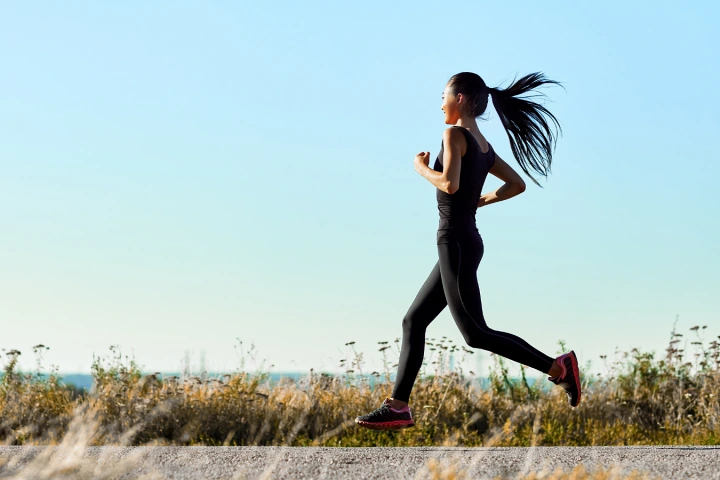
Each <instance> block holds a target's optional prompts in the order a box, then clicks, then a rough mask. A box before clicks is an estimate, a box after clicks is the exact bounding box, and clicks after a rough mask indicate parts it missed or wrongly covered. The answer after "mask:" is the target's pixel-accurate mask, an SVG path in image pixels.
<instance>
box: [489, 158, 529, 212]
mask: <svg viewBox="0 0 720 480" xmlns="http://www.w3.org/2000/svg"><path fill="white" fill-rule="evenodd" d="M490 173H492V174H493V175H495V176H496V177H498V178H499V179H500V180H502V181H504V182H505V184H504V185H503V186H501V187H500V188H498V189H497V190H495V191H494V192H490V193H486V194H484V195H482V196H481V197H480V200H479V201H478V205H477V206H478V208H479V207H482V206H484V205H490V204H491V203H497V202H502V201H503V200H507V199H508V198H512V197H514V196H516V195H520V194H521V193H522V192H524V191H525V182H524V181H523V179H522V177H520V175H518V173H517V172H516V171H515V170H513V168H512V167H511V166H510V165H508V164H507V162H505V161H504V160H503V159H502V158H500V155H498V154H497V153H495V163H494V164H493V166H492V167H490Z"/></svg>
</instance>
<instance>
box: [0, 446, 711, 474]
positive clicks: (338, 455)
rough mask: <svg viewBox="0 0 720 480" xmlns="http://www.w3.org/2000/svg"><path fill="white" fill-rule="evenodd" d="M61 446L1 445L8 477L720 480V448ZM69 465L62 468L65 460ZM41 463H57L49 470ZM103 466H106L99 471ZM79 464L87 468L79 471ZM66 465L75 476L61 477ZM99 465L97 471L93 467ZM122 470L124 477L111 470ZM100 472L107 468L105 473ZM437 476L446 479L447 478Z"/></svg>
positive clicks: (0, 460) (1, 458)
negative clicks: (639, 477) (533, 474)
mask: <svg viewBox="0 0 720 480" xmlns="http://www.w3.org/2000/svg"><path fill="white" fill-rule="evenodd" d="M57 453H59V450H58V447H25V448H23V447H0V463H4V464H5V465H4V467H0V478H32V479H33V480H35V479H43V478H57V479H60V478H139V477H142V476H143V475H148V474H149V473H150V472H155V473H154V474H153V475H151V476H146V478H159V479H166V478H172V479H193V480H194V479H199V478H214V479H221V478H222V479H236V480H241V479H248V480H249V479H274V478H282V479H314V480H319V479H333V480H344V479H348V480H350V479H352V480H357V479H392V480H396V479H413V480H417V479H427V478H431V475H430V471H429V469H428V466H427V465H428V461H429V460H430V459H431V458H433V457H434V458H436V459H438V460H439V461H440V463H439V465H440V468H439V469H438V471H442V470H444V469H445V468H447V465H449V464H454V465H455V466H456V468H455V470H456V471H460V470H465V471H467V473H468V476H467V478H473V479H475V478H478V479H492V478H495V477H497V476H502V477H503V478H517V477H518V475H521V474H526V473H528V472H530V471H540V470H542V469H543V467H545V468H548V469H550V470H554V469H555V468H557V467H561V468H565V469H567V470H570V469H572V468H573V467H575V466H576V465H577V464H580V463H582V464H584V465H585V466H586V467H588V468H593V467H597V466H602V467H604V468H610V467H612V466H613V465H619V466H620V467H621V468H622V470H623V471H624V472H625V473H629V472H630V471H631V470H632V469H637V470H642V471H646V472H649V473H650V474H651V475H656V476H658V477H660V478H664V479H720V446H718V447H692V446H690V447H537V448H496V447H490V448H462V447H414V448H380V447H378V448H331V447H307V448H306V447H90V448H87V449H84V450H82V449H80V451H78V452H76V455H77V457H76V458H73V456H72V455H73V454H72V452H64V453H65V454H64V455H62V458H63V460H62V461H60V460H59V459H58V458H55V459H54V460H53V459H49V460H48V459H42V455H50V454H57ZM63 462H64V466H62V467H61V463H63ZM38 465H42V466H43V467H44V468H47V467H48V465H54V466H55V467H56V468H54V470H53V469H51V470H46V471H45V472H42V471H40V470H39V469H37V466H38ZM97 465H101V468H97ZM73 466H80V467H84V468H85V469H86V470H87V471H86V472H85V473H83V472H82V471H74V472H73ZM62 468H64V469H65V471H66V472H67V473H68V474H72V475H70V476H67V477H64V476H62V475H61V473H60V472H61V470H62ZM91 468H92V469H93V470H95V471H94V472H91V471H90V469H91ZM112 470H116V471H117V473H119V475H117V476H115V475H110V473H111V471H112ZM97 472H102V473H103V475H99V474H98V473H97ZM436 478H446V477H443V476H439V477H436Z"/></svg>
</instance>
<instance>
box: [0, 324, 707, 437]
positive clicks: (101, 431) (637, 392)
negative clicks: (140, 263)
mask: <svg viewBox="0 0 720 480" xmlns="http://www.w3.org/2000/svg"><path fill="white" fill-rule="evenodd" d="M704 331H705V327H702V328H700V327H693V328H692V329H691V332H692V335H694V336H695V337H696V339H694V341H691V342H689V343H690V348H691V349H692V353H691V352H690V351H689V350H688V351H687V352H686V350H685V347H687V345H686V346H685V347H684V348H679V346H680V345H679V344H680V343H682V341H683V338H684V337H683V335H681V334H679V333H676V332H675V331H673V332H672V334H671V340H670V345H669V348H668V350H667V351H666V354H665V355H664V356H663V357H662V358H659V359H656V358H655V357H654V356H653V354H651V353H643V352H640V351H638V350H637V349H633V350H632V351H631V352H625V353H622V352H620V353H618V358H617V359H616V360H615V361H613V362H609V363H607V364H606V372H605V373H604V374H603V375H597V376H592V377H590V376H586V377H585V378H584V379H583V386H584V392H585V393H584V398H583V401H582V403H581V404H580V406H579V407H578V408H576V409H572V408H570V407H569V406H568V402H567V398H566V396H565V393H564V391H563V390H562V389H561V388H559V387H553V388H552V389H549V390H545V389H541V388H540V386H539V385H540V384H542V383H543V382H544V380H541V381H540V382H538V384H537V385H535V384H531V383H529V382H527V381H526V380H525V378H524V369H523V370H522V373H523V377H522V378H521V379H520V380H519V381H513V380H512V379H510V378H509V376H508V371H507V368H506V366H505V364H504V362H503V361H502V359H501V358H500V357H494V358H495V361H496V364H495V367H494V368H493V370H492V371H491V386H490V388H488V389H487V390H479V389H476V388H472V387H471V385H470V383H469V381H468V378H467V377H466V376H465V375H463V372H462V369H459V371H455V372H450V371H449V369H448V363H449V362H448V359H449V354H450V353H455V352H460V351H462V353H463V354H464V355H470V354H472V353H473V351H472V350H470V349H467V348H465V347H464V346H462V347H459V348H458V347H457V346H455V345H452V342H450V341H446V340H445V339H444V338H443V339H441V340H440V341H438V342H435V341H434V339H428V341H427V344H428V348H427V349H426V361H427V362H428V363H427V365H430V366H431V367H430V368H435V371H434V372H433V373H432V374H429V375H426V374H424V371H422V372H421V375H419V377H418V381H417V383H416V384H415V387H414V389H413V393H412V397H411V399H410V401H411V407H413V412H414V415H415V418H416V426H415V427H413V428H410V429H407V430H402V431H399V432H387V431H372V430H366V429H363V428H360V427H357V426H355V425H354V422H353V420H354V418H355V417H356V416H357V415H361V414H364V413H367V412H369V411H372V410H374V409H375V408H377V407H378V405H379V404H380V402H382V399H383V398H384V397H385V396H389V395H390V392H391V390H392V382H390V381H389V378H390V369H391V368H394V367H395V365H392V366H390V365H389V363H390V361H389V360H388V358H387V354H388V351H389V350H390V349H391V346H390V345H389V342H379V343H380V344H381V348H380V351H381V352H382V355H383V359H384V364H385V373H384V375H381V374H380V373H379V372H373V375H375V376H376V378H377V383H376V384H375V386H374V387H373V388H371V387H370V386H369V385H368V382H367V381H366V380H364V379H363V378H359V374H361V373H362V363H363V362H362V358H363V355H362V354H361V353H358V352H356V351H355V350H354V346H353V343H354V342H349V343H348V344H346V346H348V347H349V351H350V355H351V358H350V361H349V362H348V361H346V360H342V361H341V364H343V365H346V367H345V368H346V373H345V374H344V375H342V376H339V377H331V376H327V375H324V374H321V375H318V374H315V373H314V372H312V371H311V373H310V374H309V375H308V376H307V377H305V378H303V379H302V380H301V381H299V382H294V381H292V380H290V379H284V381H282V382H280V383H279V384H277V385H274V386H272V387H271V386H270V385H269V383H268V381H267V380H268V374H267V373H261V374H257V375H250V374H248V373H246V372H244V371H242V369H241V370H240V371H239V372H237V373H235V374H232V375H226V376H223V377H221V378H216V379H205V378H202V377H189V376H188V377H184V378H172V377H171V378H161V376H160V375H159V374H156V375H145V376H143V375H141V373H140V370H139V369H138V367H137V365H136V364H135V363H134V361H132V360H128V359H127V356H125V357H124V358H125V359H124V360H123V357H122V355H121V354H120V353H119V352H118V351H117V349H115V348H111V351H112V354H113V356H112V357H111V358H109V359H104V358H96V359H95V361H94V362H93V366H92V371H93V375H94V377H95V380H96V383H95V386H94V388H93V390H92V391H91V392H90V393H88V394H82V395H77V394H76V392H73V391H72V390H71V389H68V388H66V387H65V386H64V385H63V384H62V383H61V382H60V381H58V377H57V375H56V374H55V373H53V374H51V375H50V377H49V378H48V379H41V378H40V375H39V373H37V372H39V371H40V367H41V353H42V351H43V350H44V349H45V348H46V347H44V346H42V345H38V346H36V347H35V354H36V356H37V357H38V370H37V372H36V373H34V374H20V373H18V372H16V369H15V367H16V363H17V358H18V355H19V354H20V353H19V352H17V351H10V352H7V353H6V354H5V356H6V358H7V361H6V362H5V365H4V375H3V377H2V379H0V419H1V420H0V438H3V439H4V444H5V445H58V444H60V442H61V441H62V439H63V438H64V437H65V436H66V434H67V433H68V432H70V431H71V423H72V421H73V419H74V417H75V416H76V413H77V412H78V411H83V412H91V413H92V418H93V422H96V423H97V429H96V431H95V432H94V433H93V435H92V436H91V438H89V439H88V444H89V445H292V446H311V445H314V446H316V445H321V446H344V447H347V446H491V445H498V446H533V445H570V446H577V445H655V444H717V443H718V439H720V424H719V423H718V422H719V420H720V406H719V404H718V395H720V368H719V360H720V358H719V356H720V349H719V348H718V342H717V341H712V342H710V344H709V345H706V341H704V340H703V339H702V335H701V334H702V333H703V332H704ZM685 343H688V342H687V341H686V342H685ZM396 345H397V341H396ZM398 353H399V352H398ZM463 359H464V356H463V358H461V359H460V360H459V362H458V363H459V364H462V363H463ZM243 368H244V360H243ZM356 372H357V373H356ZM471 373H472V372H471ZM88 414H90V413H88Z"/></svg>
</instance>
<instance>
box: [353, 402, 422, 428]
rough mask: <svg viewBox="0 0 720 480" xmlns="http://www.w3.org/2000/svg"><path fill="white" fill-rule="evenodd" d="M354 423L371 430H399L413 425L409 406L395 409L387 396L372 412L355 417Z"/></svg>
mask: <svg viewBox="0 0 720 480" xmlns="http://www.w3.org/2000/svg"><path fill="white" fill-rule="evenodd" d="M355 423H357V424H358V425H360V426H361V427H365V428H372V429H373V430H399V429H402V428H408V427H412V426H414V425H415V422H414V421H413V418H412V414H411V413H410V407H409V406H407V405H406V406H404V407H403V408H401V409H400V410H395V409H394V408H393V407H391V406H390V399H389V398H386V399H385V400H384V401H383V403H382V405H381V406H380V408H378V409H377V410H375V411H374V412H372V413H369V414H367V415H363V416H361V417H357V418H356V419H355Z"/></svg>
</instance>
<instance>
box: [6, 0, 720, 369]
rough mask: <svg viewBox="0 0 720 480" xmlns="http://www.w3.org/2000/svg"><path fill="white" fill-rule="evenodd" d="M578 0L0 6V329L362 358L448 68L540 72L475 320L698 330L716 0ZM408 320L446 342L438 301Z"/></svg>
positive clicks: (393, 329)
mask: <svg viewBox="0 0 720 480" xmlns="http://www.w3.org/2000/svg"><path fill="white" fill-rule="evenodd" d="M581 3H582V2H580V3H578V2H543V3H538V2H521V3H517V2H515V3H512V4H510V3H507V2H475V1H459V2H454V3H452V4H448V3H446V2H418V1H416V0H415V1H412V2H390V3H388V2H360V3H348V2H330V1H327V2H269V3H268V2H254V3H250V2H166V1H156V2H130V3H128V2H121V3H118V2H89V1H88V2H77V1H68V2H43V3H29V2H12V3H11V2H5V3H2V4H1V6H0V59H1V62H0V72H1V73H2V74H1V75H0V89H2V93H3V95H2V99H3V100H2V103H1V104H0V168H1V170H0V322H1V324H2V334H0V348H4V349H6V350H8V349H12V348H16V349H19V350H20V351H22V353H23V354H22V356H21V365H22V366H24V367H26V368H32V367H33V366H34V357H33V355H32V348H31V347H32V346H33V345H35V344H38V343H43V344H45V345H48V346H49V347H50V350H49V351H47V352H46V353H45V355H44V360H43V363H44V364H45V365H46V366H49V365H57V366H58V367H59V369H60V371H61V372H89V371H90V366H91V364H92V356H93V353H95V354H96V355H108V354H109V350H108V348H109V346H110V345H113V344H117V345H119V346H120V349H121V351H122V352H123V353H126V354H128V355H130V356H134V358H135V359H136V361H137V362H138V363H140V364H141V365H143V366H144V368H145V369H146V370H150V371H154V370H160V371H177V370H178V369H179V368H180V365H181V363H182V361H183V358H184V356H185V354H186V352H188V354H189V356H190V358H191V362H193V363H195V364H197V363H198V362H199V358H200V356H201V354H203V352H204V355H205V362H206V367H207V368H208V369H211V370H216V371H217V370H232V369H235V368H236V367H238V366H239V358H240V353H239V352H240V350H239V343H238V340H237V339H240V340H241V341H242V342H243V345H244V347H243V348H244V350H245V351H247V349H248V348H249V347H250V344H254V345H255V349H256V352H257V357H256V358H257V364H258V365H259V364H260V362H261V361H263V360H265V362H266V363H265V365H266V366H269V365H270V364H272V365H274V367H272V370H273V371H302V370H309V369H310V368H315V370H316V371H317V370H325V371H334V370H338V369H339V360H340V359H341V358H344V357H346V356H347V353H348V350H347V348H348V347H345V345H344V344H345V343H346V342H349V341H355V342H356V343H355V348H356V349H357V350H358V351H359V352H363V354H364V359H365V361H366V362H367V363H366V366H367V368H368V370H370V369H371V368H377V367H380V366H381V365H382V363H381V358H382V357H381V354H380V353H378V352H377V348H378V344H377V342H379V341H392V340H394V339H395V338H397V337H400V336H401V335H402V329H401V322H402V318H403V315H404V314H405V312H406V311H407V309H408V307H409V306H410V304H411V303H412V301H413V299H414V297H415V295H416V293H417V291H418V290H419V288H420V287H421V285H422V284H423V282H424V281H425V278H426V277H427V275H428V273H429V272H430V270H431V269H432V267H433V265H434V264H435V262H436V260H437V249H436V248H437V247H436V237H435V233H436V230H437V223H438V212H437V205H436V200H435V187H433V186H432V185H431V184H430V183H429V182H428V181H427V180H426V179H424V178H423V177H421V176H420V175H418V174H417V173H416V172H415V170H414V168H413V157H414V156H415V154H416V153H418V152H420V151H429V152H430V155H431V161H434V159H435V157H436V156H437V154H438V151H439V147H440V145H441V142H442V132H443V130H444V129H445V128H447V127H448V125H445V124H444V123H443V122H444V120H443V118H444V117H443V112H442V111H441V109H440V106H441V103H442V100H441V94H442V91H443V89H444V87H445V84H446V82H447V80H448V79H449V78H450V77H451V76H452V75H453V74H455V73H458V72H462V71H472V72H476V73H478V74H480V75H481V76H482V77H483V78H484V79H485V81H486V82H487V83H488V84H490V85H491V86H503V87H504V86H507V85H508V84H509V82H510V81H511V80H512V79H513V77H518V78H519V77H520V76H522V75H525V74H527V73H531V72H536V71H541V72H543V73H544V74H545V75H546V76H547V77H548V78H550V79H553V80H558V81H560V82H562V83H563V85H564V87H565V90H563V89H562V88H559V87H548V88H546V89H544V90H543V91H544V92H545V93H546V94H547V95H548V96H549V99H550V101H548V102H547V103H546V104H545V105H546V107H547V108H549V109H550V110H551V111H552V112H553V113H554V114H555V115H556V116H557V118H558V119H559V120H560V122H561V125H562V128H563V135H562V136H561V137H560V138H559V141H558V144H557V149H556V150H555V155H554V159H553V173H552V174H551V175H550V177H549V178H548V180H547V181H541V183H542V184H543V185H544V188H539V187H537V186H536V185H534V184H533V183H532V182H529V181H528V182H527V183H528V189H527V191H526V192H525V193H523V194H522V195H520V196H519V197H516V198H513V199H511V200H509V201H507V202H502V203H498V204H494V205H490V206H488V207H487V208H482V209H480V210H478V214H477V224H478V228H479V230H480V233H481V235H482V237H483V239H484V242H485V256H484V258H483V260H482V263H481V264H480V268H479V270H478V279H479V283H480V289H481V292H482V298H483V305H484V309H485V314H486V318H487V321H488V324H489V325H490V326H491V327H493V328H495V329H499V330H504V331H509V332H512V333H514V334H516V335H519V336H521V337H523V338H525V339H526V340H528V341H529V342H530V343H531V344H533V345H535V346H536V347H538V348H540V349H541V350H543V351H545V352H546V353H548V354H550V355H553V356H554V355H555V354H556V351H557V350H558V346H557V341H558V339H564V340H565V341H566V342H567V344H568V346H569V347H570V348H573V349H574V350H575V351H576V352H577V353H578V355H579V357H580V360H581V362H583V363H585V362H587V361H588V360H591V361H592V362H593V364H595V365H597V364H598V362H599V359H598V356H599V355H601V354H609V355H612V353H613V351H614V350H615V348H616V347H618V348H620V349H628V350H629V349H631V348H633V347H639V348H642V349H647V350H650V349H655V350H656V351H658V352H660V353H662V351H663V350H664V348H665V346H666V344H667V341H668V339H669V336H670V331H671V328H672V324H673V322H674V320H675V316H676V315H679V318H680V321H679V323H678V327H679V329H680V331H681V332H684V333H689V332H687V329H688V328H689V327H691V326H693V325H708V329H707V330H705V332H706V335H707V337H710V336H717V335H718V334H720V323H719V322H718V318H719V317H718V313H719V312H720V296H719V295H718V292H719V291H720V288H719V287H720V275H719V274H718V271H719V268H720V259H719V254H718V245H719V242H718V238H719V237H720V215H718V210H719V207H720V193H719V192H718V188H717V184H716V182H717V179H718V176H719V175H720V163H719V162H718V154H717V148H716V144H715V142H716V141H717V135H718V132H720V121H719V120H718V111H719V110H720V100H718V93H717V88H716V79H717V78H718V75H720V65H719V62H718V55H717V47H718V45H720V34H719V33H718V29H717V25H716V23H717V19H718V18H719V17H720V7H718V6H717V3H716V2H694V3H693V6H692V7H688V6H682V5H680V4H678V3H677V2H669V1H662V2H658V1H653V2H650V1H645V2H627V1H624V2H617V1H611V2H602V3H597V2H596V3H595V4H593V5H592V6H590V5H585V4H581ZM478 124H479V126H480V129H481V131H482V132H483V133H484V135H485V136H486V137H487V138H488V139H489V140H490V142H491V143H492V144H493V146H494V147H495V149H496V150H497V152H498V153H499V154H500V155H502V157H503V158H505V159H506V160H507V161H509V162H510V163H511V164H512V165H513V166H517V163H516V162H515V161H514V160H513V158H512V152H511V150H510V146H509V142H508V138H507V136H506V134H505V132H504V130H503V129H502V126H501V124H500V122H499V120H498V117H497V114H496V113H495V111H494V109H493V107H490V115H489V117H488V119H487V120H486V121H481V120H479V121H478ZM499 186H500V182H499V181H498V180H497V179H494V178H492V179H488V181H487V183H486V189H485V190H486V191H490V190H493V189H495V188H497V187H499ZM427 335H428V337H433V338H440V337H441V336H443V335H444V336H447V337H448V338H449V339H451V340H453V341H454V342H456V343H457V344H463V339H462V336H461V335H460V332H459V331H458V329H457V327H456V326H455V324H454V322H453V319H452V317H451V315H450V313H449V310H448V309H447V308H446V309H445V311H444V312H443V313H442V314H441V315H440V316H439V317H438V318H437V319H436V320H435V322H433V323H432V324H431V325H430V327H429V329H428V333H427ZM686 337H687V335H686ZM427 353H429V352H427ZM427 353H426V359H427V358H429V357H428V355H427ZM395 357H396V356H395ZM395 357H391V358H392V359H393V362H394V361H395ZM3 358H4V357H3ZM479 358H484V359H488V358H489V357H488V356H487V355H484V356H480V357H479ZM473 361H474V360H473ZM248 362H249V363H247V364H246V365H248V366H252V365H253V363H252V362H251V361H248ZM473 365H474V364H473ZM471 368H472V367H471ZM483 373H485V372H483Z"/></svg>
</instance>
